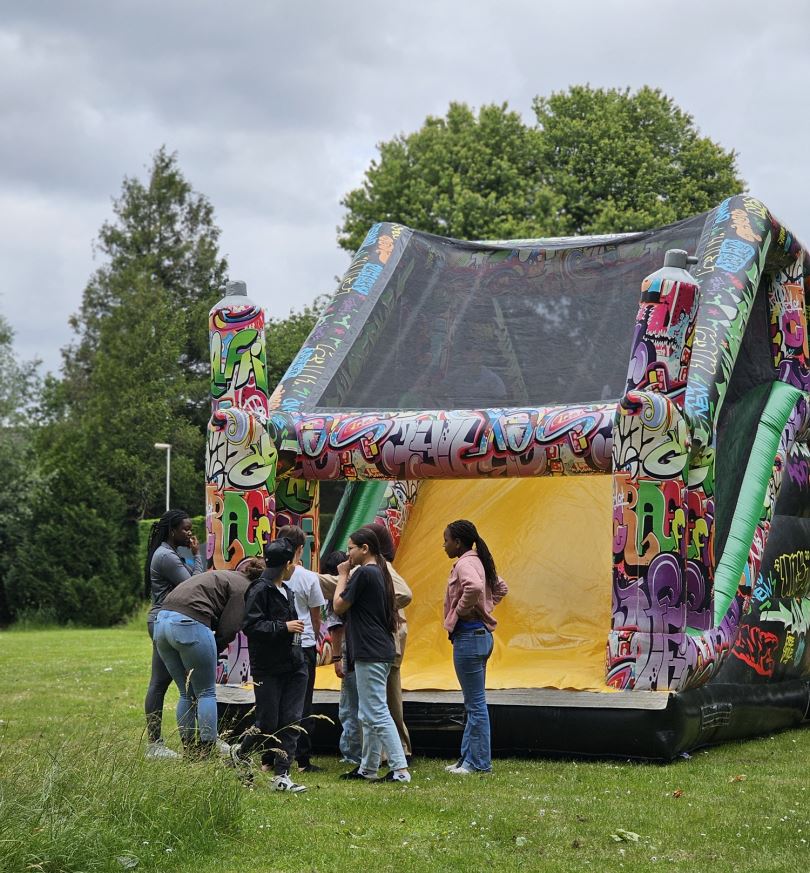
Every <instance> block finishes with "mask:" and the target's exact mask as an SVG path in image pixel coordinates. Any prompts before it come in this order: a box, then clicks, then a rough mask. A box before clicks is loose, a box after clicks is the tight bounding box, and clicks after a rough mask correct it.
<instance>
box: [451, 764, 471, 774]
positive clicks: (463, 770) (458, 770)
mask: <svg viewBox="0 0 810 873" xmlns="http://www.w3.org/2000/svg"><path fill="white" fill-rule="evenodd" d="M447 772H448V773H453V774H454V775H455V776H471V775H472V774H473V773H475V770H472V769H471V768H470V767H468V766H467V765H466V764H459V765H458V767H450V769H448V771H447Z"/></svg>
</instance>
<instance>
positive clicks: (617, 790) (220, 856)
mask: <svg viewBox="0 0 810 873" xmlns="http://www.w3.org/2000/svg"><path fill="white" fill-rule="evenodd" d="M149 653H150V646H149V639H148V637H147V635H146V629H145V626H144V624H143V622H134V623H131V624H128V625H125V626H122V627H120V628H115V629H109V630H78V629H77V630H65V629H61V630H47V631H38V632H35V631H29V632H16V633H14V634H6V633H0V658H2V659H3V664H4V670H3V672H2V674H0V702H1V703H0V706H1V707H2V708H1V709H0V720H2V721H3V722H4V724H3V725H2V726H0V727H2V729H3V731H4V735H3V742H2V749H3V751H2V754H0V792H1V793H0V869H2V870H3V871H4V873H5V871H9V873H16V871H17V870H20V871H23V870H25V869H26V867H28V869H34V870H44V871H66V873H68V871H80V870H81V871H106V870H111V871H113V870H115V871H120V870H122V869H126V863H133V864H134V862H135V860H137V866H135V869H138V870H149V871H153V870H157V871H160V870H166V871H173V873H174V871H177V873H208V871H212V873H213V871H216V873H254V871H255V873H260V871H261V873H266V871H275V870H279V871H301V870H308V871H312V870H318V871H331V870H336V869H340V868H347V869H350V870H352V869H359V870H369V871H375V873H376V871H382V870H397V871H424V870H443V871H445V870H447V871H455V870H458V871H462V870H464V871H468V870H470V869H471V868H472V867H475V868H483V869H487V870H493V871H501V870H503V871H514V870H516V869H524V870H526V871H534V870H553V871H557V870H561V871H567V870H599V871H627V870H630V869H633V870H636V871H637V870H642V871H648V870H650V871H651V870H660V869H661V868H665V869H671V870H675V869H678V868H681V869H683V870H694V869H697V870H702V869H711V870H712V871H713V873H732V871H736V870H739V869H751V870H756V871H758V873H759V871H771V870H773V871H777V870H778V871H781V870H785V869H801V868H802V867H803V866H805V865H806V864H807V862H808V859H810V846H809V845H808V841H810V836H808V834H810V812H808V810H807V791H806V786H805V782H806V780H805V776H804V766H803V762H804V761H805V760H806V759H807V758H808V756H809V755H810V731H806V730H796V731H790V732H786V733H783V734H779V735H776V736H774V737H764V738H762V739H759V740H752V741H749V742H746V743H737V744H728V745H725V746H721V747H718V748H714V749H709V750H704V751H701V752H697V753H696V754H695V755H694V756H693V757H692V758H691V759H690V760H682V761H678V762H677V763H674V764H671V765H666V766H659V765H645V764H632V763H627V762H587V761H559V760H555V761H548V760H533V761H525V760H508V759H507V760H504V759H501V760H496V761H495V771H496V772H495V775H494V776H492V777H477V776H472V777H465V778H460V777H454V776H451V775H449V774H446V773H445V772H444V770H443V764H444V763H446V762H443V761H432V760H426V759H417V760H416V762H415V766H414V770H413V773H414V783H413V784H412V785H411V786H410V787H407V788H404V787H403V788H401V787H399V786H397V785H390V784H389V785H367V784H357V783H354V782H341V781H340V780H339V779H338V778H337V777H338V775H339V773H341V772H343V770H345V769H346V768H345V767H344V766H341V765H339V764H338V763H337V761H336V759H335V758H331V759H330V758H328V757H322V758H319V759H318V763H319V764H322V765H324V766H325V768H326V769H325V772H324V773H318V774H312V775H307V774H302V775H301V776H300V777H299V781H301V782H304V783H305V784H306V785H307V786H308V787H309V789H310V790H309V791H307V792H306V793H305V794H302V795H297V796H285V795H279V794H275V793H273V792H271V791H269V790H268V784H269V780H268V778H267V777H266V776H264V775H260V776H258V777H257V780H256V785H255V788H254V790H253V791H248V790H246V789H244V788H242V787H241V786H240V785H239V783H238V781H237V779H236V776H235V774H234V773H233V772H232V771H230V770H227V769H225V768H223V767H222V766H220V765H219V764H218V763H216V762H214V763H210V764H205V765H201V764H193V765H192V764H186V763H183V762H173V761H159V762H158V761H145V760H144V759H143V757H142V751H143V746H142V742H143V737H142V731H143V696H144V693H145V690H146V683H147V679H148V670H149ZM175 702H176V694H175V692H174V691H173V690H172V691H170V694H169V697H168V698H167V710H166V714H165V716H164V727H165V728H168V729H171V728H172V727H173V725H174V716H173V712H172V708H173V706H174V703H175ZM165 733H167V735H168V736H167V739H168V742H169V744H170V745H171V746H174V747H175V748H178V747H179V744H178V743H177V739H176V736H172V735H171V734H170V733H169V731H165ZM167 849H171V851H169V852H167V851H166V850H167ZM3 852H5V853H6V854H5V855H4V854H3ZM26 853H27V854H26ZM119 859H124V860H123V861H122V860H119ZM127 859H130V860H129V861H127ZM30 865H33V866H30Z"/></svg>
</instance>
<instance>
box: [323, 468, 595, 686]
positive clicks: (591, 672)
mask: <svg viewBox="0 0 810 873" xmlns="http://www.w3.org/2000/svg"><path fill="white" fill-rule="evenodd" d="M458 518H468V519H470V520H471V521H472V522H474V523H475V525H476V527H477V528H478V531H479V533H480V534H481V536H482V537H483V538H484V539H485V540H486V542H487V544H488V545H489V547H490V550H491V551H492V554H493V556H494V557H495V563H496V565H497V568H498V572H499V574H500V575H501V576H502V577H503V578H504V579H505V580H506V581H507V583H508V584H509V590H510V593H509V596H508V597H507V598H506V599H505V600H504V601H503V602H502V603H501V604H500V606H498V608H497V609H496V611H495V617H496V618H497V619H498V627H497V630H496V632H495V650H494V652H493V656H492V658H491V660H490V662H489V667H488V670H487V687H488V688H570V689H578V690H593V691H605V690H607V689H606V688H605V684H604V675H605V667H604V659H605V643H606V640H607V634H608V631H609V629H610V609H611V536H612V522H611V518H612V492H611V477H610V476H608V475H605V476H598V475H595V476H562V477H547V478H537V479H501V480H496V479H485V480H475V481H427V482H423V483H422V486H421V488H420V490H419V495H418V498H417V501H416V505H415V506H414V509H413V511H412V513H411V516H410V518H409V520H408V523H407V526H406V529H405V534H404V536H403V538H402V542H401V543H400V547H399V551H398V552H397V557H396V561H395V562H394V564H395V566H396V568H397V570H398V571H399V572H400V573H401V574H402V576H403V577H404V578H405V579H406V580H407V582H408V584H409V585H410V587H411V589H412V590H413V603H412V604H411V606H410V607H409V608H408V609H407V611H406V615H407V617H408V629H409V630H408V644H407V649H406V653H405V660H404V663H403V665H402V685H403V688H405V689H406V690H409V691H420V690H428V689H434V690H458V687H459V686H458V682H457V680H456V677H455V673H454V671H453V663H452V649H451V645H450V643H449V641H448V639H447V634H446V633H445V631H444V629H443V627H442V604H443V602H444V591H445V586H446V583H447V576H448V574H449V572H450V569H451V566H452V562H451V561H450V559H449V558H447V556H446V555H445V554H444V550H443V549H442V533H443V531H444V528H445V526H446V525H447V524H448V523H449V522H451V521H454V520H455V519H458ZM318 673H319V677H318V679H319V681H318V686H317V687H319V688H336V687H338V685H337V684H336V683H335V682H334V681H333V680H334V672H333V671H332V669H331V668H330V667H323V668H320V669H319V671H318Z"/></svg>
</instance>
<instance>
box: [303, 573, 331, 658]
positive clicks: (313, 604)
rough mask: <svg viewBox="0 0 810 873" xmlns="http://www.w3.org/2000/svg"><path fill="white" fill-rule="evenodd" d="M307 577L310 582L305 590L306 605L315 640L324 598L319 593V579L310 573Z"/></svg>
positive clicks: (318, 633)
mask: <svg viewBox="0 0 810 873" xmlns="http://www.w3.org/2000/svg"><path fill="white" fill-rule="evenodd" d="M309 578H310V580H311V582H312V584H311V585H310V587H309V590H308V591H307V607H308V608H309V616H310V618H311V620H312V631H313V633H314V634H315V641H316V642H317V640H318V636H319V635H320V632H321V607H322V606H326V600H324V596H323V594H321V586H320V584H319V581H318V580H317V579H316V578H315V577H314V576H312V575H310V576H309Z"/></svg>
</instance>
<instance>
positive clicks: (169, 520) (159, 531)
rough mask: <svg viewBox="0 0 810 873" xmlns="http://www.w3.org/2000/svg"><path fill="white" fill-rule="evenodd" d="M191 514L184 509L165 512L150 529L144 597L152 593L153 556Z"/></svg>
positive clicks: (144, 570)
mask: <svg viewBox="0 0 810 873" xmlns="http://www.w3.org/2000/svg"><path fill="white" fill-rule="evenodd" d="M187 518H190V516H189V514H188V513H187V512H186V511H185V510H183V509H170V510H169V511H168V512H164V513H163V515H161V516H160V518H159V519H158V520H157V521H156V522H155V523H154V524H153V525H152V527H151V528H150V529H149V540H148V542H147V546H146V562H145V564H144V568H143V581H144V595H145V596H146V597H149V595H150V594H151V593H152V573H151V569H152V556H153V555H154V554H155V552H156V551H157V547H158V546H159V545H160V544H161V543H162V542H165V541H166V540H168V539H169V534H171V532H172V531H173V530H174V529H175V528H176V527H179V526H180V525H181V524H182V523H183V522H184V521H185V520H186V519H187Z"/></svg>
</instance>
